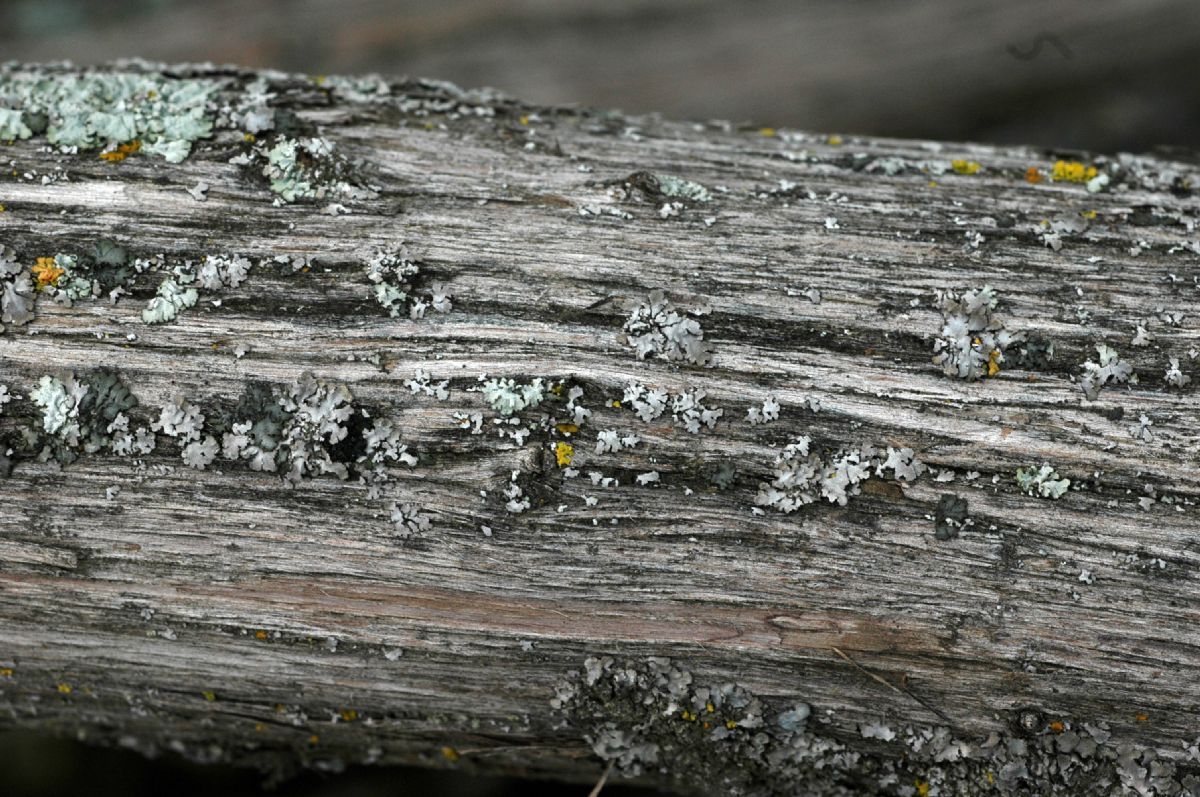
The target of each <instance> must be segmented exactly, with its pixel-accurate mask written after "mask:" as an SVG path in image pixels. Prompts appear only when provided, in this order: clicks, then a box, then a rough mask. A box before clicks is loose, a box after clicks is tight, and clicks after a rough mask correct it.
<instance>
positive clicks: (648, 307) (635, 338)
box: [624, 290, 713, 365]
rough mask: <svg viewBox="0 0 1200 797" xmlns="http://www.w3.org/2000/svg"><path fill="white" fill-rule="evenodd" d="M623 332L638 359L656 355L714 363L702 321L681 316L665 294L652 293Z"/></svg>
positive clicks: (691, 361)
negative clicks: (701, 324)
mask: <svg viewBox="0 0 1200 797" xmlns="http://www.w3.org/2000/svg"><path fill="white" fill-rule="evenodd" d="M624 331H625V334H626V337H627V339H628V342H629V345H630V346H633V348H634V349H635V350H636V351H637V355H638V358H639V359H642V360H644V359H646V356H647V355H648V354H657V355H659V356H660V357H663V358H664V359H666V360H672V361H681V360H682V361H685V362H689V363H693V364H695V365H708V364H709V363H711V362H712V356H713V352H712V347H711V346H710V345H709V344H708V343H706V342H705V341H704V330H703V329H701V328H700V322H699V321H697V320H696V319H694V318H688V317H686V316H683V315H680V314H679V312H678V311H676V309H675V308H674V307H673V306H672V305H671V303H670V302H669V301H668V300H667V299H666V297H665V296H664V295H663V292H662V291H659V290H656V291H652V292H651V293H650V298H649V301H647V302H643V303H642V304H640V305H638V306H637V307H636V308H635V309H634V311H633V313H632V314H630V316H629V318H628V319H627V320H626V321H625V326H624Z"/></svg>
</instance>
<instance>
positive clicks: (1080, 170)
mask: <svg viewBox="0 0 1200 797" xmlns="http://www.w3.org/2000/svg"><path fill="white" fill-rule="evenodd" d="M1098 173H1099V172H1098V171H1097V169H1096V167H1095V166H1087V165H1085V164H1082V163H1080V162H1079V161H1058V162H1057V163H1055V164H1054V171H1053V172H1051V174H1050V177H1051V179H1053V180H1054V182H1056V183H1086V182H1087V181H1088V180H1090V179H1092V178H1093V177H1095V176H1096V175H1097V174H1098Z"/></svg>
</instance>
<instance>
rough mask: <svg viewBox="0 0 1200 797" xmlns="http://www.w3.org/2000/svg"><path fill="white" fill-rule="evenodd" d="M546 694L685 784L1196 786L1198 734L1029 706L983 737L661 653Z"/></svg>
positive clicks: (914, 796)
mask: <svg viewBox="0 0 1200 797" xmlns="http://www.w3.org/2000/svg"><path fill="white" fill-rule="evenodd" d="M550 704H551V707H552V708H553V709H555V710H556V711H557V712H559V713H560V714H561V715H562V716H563V717H564V719H565V720H566V723H567V725H568V727H570V728H572V729H574V730H575V731H576V732H577V733H579V734H580V736H582V738H583V740H584V741H585V742H586V743H587V744H588V746H589V747H590V748H591V750H592V752H593V753H594V754H595V755H596V757H597V758H598V759H599V761H600V762H602V763H609V764H610V765H611V766H613V767H614V768H615V771H616V773H617V774H618V775H625V776H637V775H654V776H656V777H657V778H659V779H660V780H661V782H664V783H667V784H670V785H671V786H673V787H674V788H676V789H679V790H681V791H682V792H683V793H689V794H714V795H716V794H720V795H732V796H734V797H751V796H753V797H785V795H786V796H788V797H791V796H793V795H798V794H803V795H807V796H808V797H851V796H852V795H854V796H857V795H864V794H875V795H880V796H881V797H973V796H974V795H979V794H992V793H995V794H999V795H1003V797H1034V795H1051V794H1052V795H1072V794H1097V795H1112V796H1113V797H1115V795H1123V794H1137V795H1146V796H1147V797H1148V796H1149V795H1177V796H1178V797H1186V796H1187V795H1200V769H1198V768H1197V763H1196V762H1200V740H1197V742H1196V743H1194V744H1193V745H1191V746H1190V747H1187V745H1185V748H1186V749H1184V750H1182V751H1178V752H1177V753H1175V754H1163V753H1160V752H1159V751H1156V750H1154V749H1151V748H1147V747H1144V746H1142V745H1138V744H1134V743H1131V742H1130V741H1121V740H1118V739H1116V738H1115V737H1114V733H1113V732H1112V731H1111V730H1110V728H1109V725H1108V724H1107V723H1106V722H1104V721H1102V720H1101V721H1095V722H1088V721H1082V722H1076V721H1074V720H1070V719H1066V718H1063V719H1053V718H1051V717H1046V716H1045V715H1043V714H1041V713H1040V712H1036V711H1029V710H1026V711H1022V712H1019V714H1016V715H1015V716H1014V717H1013V718H1012V722H1011V723H1010V727H1011V728H1013V729H1014V730H1010V731H993V732H991V733H989V734H988V735H986V736H985V737H974V738H973V737H970V736H964V735H962V734H960V733H959V732H956V731H955V730H953V729H951V728H949V727H946V726H943V725H933V726H930V725H915V724H901V725H894V724H891V723H888V721H887V720H886V719H884V718H880V719H879V720H877V721H866V722H855V721H840V720H839V719H838V717H837V716H836V713H835V711H834V710H833V709H829V710H824V711H817V710H815V709H814V707H812V706H810V705H809V704H808V703H804V702H795V701H786V700H780V699H778V698H768V697H766V696H759V695H756V694H755V693H754V692H752V691H751V690H749V689H747V688H745V687H744V686H742V685H740V684H738V683H736V682H733V681H717V682H715V683H712V684H710V685H701V683H700V682H699V681H698V679H697V678H696V677H695V676H694V675H693V674H692V673H691V672H689V671H688V670H686V669H684V668H682V667H681V666H679V665H678V664H675V663H673V662H672V661H671V660H669V659H664V658H654V657H648V658H643V659H636V660H626V661H617V660H615V659H613V658H611V657H608V656H604V657H592V658H589V659H587V660H586V661H585V662H584V663H583V669H582V671H574V672H571V673H569V674H568V675H567V677H566V678H564V679H563V680H561V681H560V682H559V683H558V684H557V685H556V687H555V694H554V696H553V698H551V700H550ZM863 740H867V743H864V742H863ZM1189 761H1190V762H1191V763H1189Z"/></svg>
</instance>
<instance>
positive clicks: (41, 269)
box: [29, 257, 67, 291]
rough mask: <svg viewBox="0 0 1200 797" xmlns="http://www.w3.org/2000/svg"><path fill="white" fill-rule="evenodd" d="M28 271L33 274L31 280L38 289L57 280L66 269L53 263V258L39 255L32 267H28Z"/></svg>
mask: <svg viewBox="0 0 1200 797" xmlns="http://www.w3.org/2000/svg"><path fill="white" fill-rule="evenodd" d="M29 273H30V274H32V275H33V281H34V282H35V283H36V285H37V289H38V290H39V291H40V290H42V289H43V288H45V287H46V286H47V285H53V284H55V283H56V282H58V278H59V277H61V276H62V275H63V274H66V273H67V272H66V269H62V268H59V267H58V266H56V265H55V264H54V258H52V257H39V258H38V259H37V262H36V263H34V264H33V267H32V268H30V269H29Z"/></svg>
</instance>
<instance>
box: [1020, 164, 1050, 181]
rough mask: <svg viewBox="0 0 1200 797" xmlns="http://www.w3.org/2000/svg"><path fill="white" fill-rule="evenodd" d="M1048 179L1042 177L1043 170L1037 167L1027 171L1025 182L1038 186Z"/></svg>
mask: <svg viewBox="0 0 1200 797" xmlns="http://www.w3.org/2000/svg"><path fill="white" fill-rule="evenodd" d="M1045 179H1046V178H1045V177H1043V176H1042V170H1041V169H1039V168H1038V167H1036V166H1030V167H1029V168H1028V169H1026V170H1025V182H1027V183H1033V184H1034V185H1037V184H1038V183H1040V182H1042V181H1043V180H1045Z"/></svg>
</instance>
